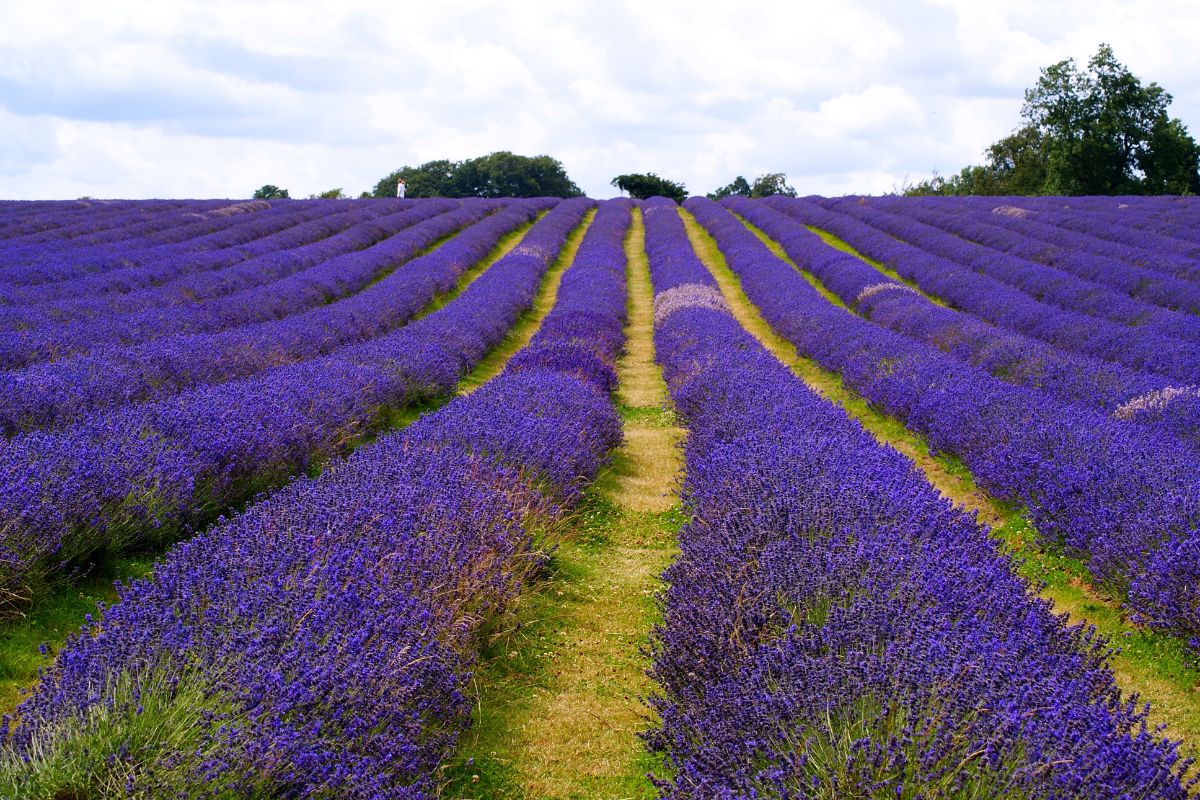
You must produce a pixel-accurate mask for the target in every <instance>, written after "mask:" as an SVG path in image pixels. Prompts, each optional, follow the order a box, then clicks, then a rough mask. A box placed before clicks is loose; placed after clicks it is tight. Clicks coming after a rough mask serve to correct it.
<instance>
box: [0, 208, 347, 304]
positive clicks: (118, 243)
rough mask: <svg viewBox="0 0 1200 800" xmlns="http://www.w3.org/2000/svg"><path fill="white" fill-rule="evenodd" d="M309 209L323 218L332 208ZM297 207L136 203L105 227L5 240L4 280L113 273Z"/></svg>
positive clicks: (1, 247) (1, 251)
mask: <svg viewBox="0 0 1200 800" xmlns="http://www.w3.org/2000/svg"><path fill="white" fill-rule="evenodd" d="M267 205H268V206H269V205H270V204H267ZM306 205H308V207H309V208H310V209H312V210H315V211H318V213H322V214H323V213H328V212H329V211H330V210H331V208H332V207H331V206H327V205H326V206H316V205H313V204H306ZM296 208H297V206H292V205H283V204H280V205H276V206H273V207H267V208H264V207H263V205H262V204H258V203H255V204H245V203H234V204H232V205H229V204H221V203H217V204H214V203H212V202H195V201H193V202H191V203H187V204H184V206H182V207H180V208H176V209H173V210H171V209H163V207H162V205H161V204H154V203H147V204H142V203H132V204H130V205H129V206H126V207H123V208H122V210H121V212H120V213H118V214H116V215H113V216H110V217H107V218H106V220H105V222H104V223H103V224H102V225H99V226H97V225H83V226H80V225H73V226H66V227H62V228H58V229H54V230H46V231H41V232H38V233H35V234H32V235H29V236H20V237H16V238H13V239H10V240H8V241H3V242H0V282H3V283H13V284H16V285H35V284H41V283H50V282H54V281H57V280H63V279H65V278H69V277H75V276H80V275H86V274H89V273H93V272H97V271H102V270H105V269H112V268H115V267H118V266H120V264H121V262H122V260H125V259H129V258H132V259H135V260H136V259H138V258H139V257H141V256H143V255H146V254H150V253H154V252H156V251H160V250H161V249H164V248H169V247H175V246H177V247H179V248H187V247H188V246H189V244H190V243H191V242H198V241H202V240H203V239H204V237H206V236H210V235H219V234H220V232H221V231H222V230H223V229H225V228H227V227H229V226H230V224H231V223H235V222H236V220H235V219H234V218H236V217H239V216H240V214H239V213H238V212H241V213H255V214H258V213H262V212H268V213H266V214H265V215H266V216H277V215H279V214H288V213H294V211H295V209H296Z"/></svg>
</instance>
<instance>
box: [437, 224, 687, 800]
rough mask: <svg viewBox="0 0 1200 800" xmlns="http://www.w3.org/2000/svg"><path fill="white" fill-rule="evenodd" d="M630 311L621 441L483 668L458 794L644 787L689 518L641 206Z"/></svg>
mask: <svg viewBox="0 0 1200 800" xmlns="http://www.w3.org/2000/svg"><path fill="white" fill-rule="evenodd" d="M626 256H627V258H628V265H627V270H626V275H627V279H628V292H629V307H628V308H629V319H628V324H627V326H626V331H625V332H626V352H625V354H624V356H623V357H622V359H621V361H620V363H619V365H618V376H619V380H620V383H619V388H618V390H617V401H618V405H619V408H620V411H621V415H622V418H623V420H624V441H623V443H622V445H621V447H620V449H619V450H618V451H617V453H615V454H614V458H613V464H612V467H611V468H610V469H609V470H608V471H607V472H606V473H605V474H604V475H603V476H601V478H600V480H598V481H597V483H596V485H595V486H594V487H593V488H592V489H591V490H589V492H588V499H587V501H586V502H585V503H584V505H583V506H582V507H581V509H580V513H579V515H578V517H577V520H576V524H575V525H574V526H573V529H572V530H571V531H568V535H567V537H566V539H565V540H564V541H562V542H561V543H560V544H559V545H558V546H557V548H556V550H555V553H554V558H553V563H552V565H551V568H552V573H551V575H550V577H549V578H548V580H546V581H545V583H544V584H543V585H542V586H541V587H539V590H538V591H536V592H533V593H531V595H530V597H529V601H528V604H527V606H526V608H524V609H523V610H522V611H521V613H520V619H521V625H520V627H519V628H518V629H517V630H516V631H514V632H512V633H511V634H509V635H508V636H507V637H504V638H502V639H500V640H498V641H497V642H496V643H495V644H494V647H493V652H492V653H491V654H490V660H489V661H488V663H487V664H486V665H485V666H484V668H483V669H482V670H481V674H480V676H479V683H480V690H481V691H480V704H479V708H478V713H477V719H476V721H475V725H474V726H473V728H472V729H471V730H470V731H469V732H468V733H467V734H466V736H465V737H464V742H463V747H462V749H461V752H460V757H459V760H458V763H456V764H453V765H451V768H450V770H449V791H448V795H449V796H452V797H460V798H489V799H490V798H529V799H530V800H532V799H533V798H538V799H539V800H540V799H541V798H579V799H580V800H583V798H612V799H613V800H615V799H616V798H650V797H654V796H656V792H655V791H654V788H653V786H651V784H650V782H649V780H648V779H647V778H646V773H648V772H649V771H651V769H653V767H654V761H653V760H652V757H651V756H650V755H649V754H647V753H646V752H645V748H644V747H643V745H642V743H641V740H640V739H639V738H638V733H639V732H640V731H642V730H644V729H645V728H646V727H647V726H648V725H649V720H648V718H647V714H648V713H649V711H648V709H647V707H646V706H645V704H644V702H643V699H644V697H645V696H646V695H647V694H648V693H649V691H650V688H651V687H650V682H649V679H648V678H647V677H646V675H645V670H646V669H647V668H648V667H649V661H648V659H647V658H646V657H645V654H644V652H643V648H644V647H645V646H646V645H647V644H648V642H649V633H650V629H651V627H652V626H653V624H654V623H655V622H656V621H657V610H656V606H655V603H654V594H655V592H656V591H657V589H658V587H659V575H660V573H661V572H662V571H663V570H664V569H665V568H666V566H667V564H668V563H669V561H670V559H671V557H672V555H673V554H674V552H675V544H674V542H675V533H676V532H677V531H678V529H679V527H680V525H681V524H682V522H683V518H682V513H681V511H680V509H679V498H678V494H677V489H678V484H679V479H680V473H681V470H682V461H681V456H682V453H681V451H680V449H679V442H680V440H681V439H682V436H683V431H682V430H681V429H679V428H678V427H677V426H676V425H675V421H674V417H673V415H672V413H671V412H670V411H669V410H668V409H667V407H666V404H667V395H666V385H665V384H664V382H663V379H662V373H661V371H660V370H659V368H658V367H657V365H655V363H654V341H653V321H654V312H653V302H654V297H653V291H652V289H651V286H650V273H649V268H648V266H647V264H646V256H645V251H644V247H643V227H642V222H641V216H640V213H639V212H636V211H635V213H634V219H633V225H632V226H631V229H630V232H629V235H628V237H627V239H626Z"/></svg>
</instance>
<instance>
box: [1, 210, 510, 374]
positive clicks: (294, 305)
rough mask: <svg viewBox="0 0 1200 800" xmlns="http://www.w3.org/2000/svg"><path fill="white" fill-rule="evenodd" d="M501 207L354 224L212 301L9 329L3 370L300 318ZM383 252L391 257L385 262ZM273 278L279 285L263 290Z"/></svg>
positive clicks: (244, 273)
mask: <svg viewBox="0 0 1200 800" xmlns="http://www.w3.org/2000/svg"><path fill="white" fill-rule="evenodd" d="M497 208H498V205H497V204H496V203H495V201H489V200H477V201H471V202H469V203H466V204H464V205H462V206H460V207H457V208H454V209H452V210H449V211H445V212H444V213H438V212H437V211H436V210H435V209H433V208H430V209H428V210H425V209H424V207H422V206H418V207H416V208H413V209H409V210H408V211H404V212H400V213H398V214H395V215H392V216H390V217H384V218H381V219H379V220H375V221H374V222H372V223H368V224H364V225H360V226H356V227H355V228H353V229H351V230H348V231H344V232H343V233H341V234H336V235H334V236H331V237H329V238H328V239H325V240H321V241H320V242H316V243H314V244H313V245H309V246H307V247H303V248H298V249H296V250H293V251H289V252H287V253H280V254H277V255H275V256H272V257H262V258H261V259H258V260H256V262H255V263H254V264H253V265H244V266H243V269H241V270H240V274H241V279H242V280H243V281H244V282H245V283H246V284H248V288H245V289H243V290H242V291H238V292H234V293H231V294H227V295H226V296H223V297H218V298H217V299H214V300H210V301H208V302H200V303H193V304H188V305H175V306H168V307H164V308H150V309H146V310H142V311H137V312H131V313H129V314H122V315H116V316H112V317H98V318H96V319H87V320H79V321H74V322H67V323H65V324H61V325H49V326H46V327H41V328H35V329H32V330H18V331H5V332H3V333H0V366H4V367H6V368H9V369H11V368H14V367H20V366H24V365H27V364H31V363H36V362H39V361H45V360H49V359H51V358H62V357H64V356H66V355H70V354H73V353H80V352H87V351H89V350H92V349H94V348H96V347H100V346H102V345H106V344H107V345H120V344H136V343H139V342H144V341H149V340H153V339H157V338H162V337H163V336H166V335H169V334H172V333H203V332H213V331H218V330H222V329H225V328H229V327H232V326H235V325H245V324H249V323H252V322H261V321H266V320H270V319H278V318H281V317H285V316H287V315H289V314H295V313H297V312H299V311H303V310H305V309H308V308H312V307H314V306H317V305H319V304H321V303H325V302H329V301H331V300H334V299H336V298H338V297H342V296H344V295H347V294H349V293H351V292H355V291H358V290H361V289H362V288H364V287H365V286H366V285H367V284H369V283H370V282H371V280H372V279H373V278H375V277H376V276H378V275H379V273H380V271H381V270H384V269H387V268H389V267H391V266H395V265H397V264H399V263H403V262H404V261H407V260H408V259H410V258H413V257H415V256H416V255H417V254H418V253H419V252H420V251H421V250H423V249H425V248H426V247H429V246H430V245H432V244H433V243H434V242H436V241H438V240H439V239H441V238H443V237H445V236H448V235H450V234H452V233H454V232H456V231H457V230H459V229H461V228H462V227H463V226H465V225H469V224H471V223H472V222H476V221H478V220H479V219H482V218H483V217H484V216H487V214H489V213H491V212H492V211H495V210H496V209H497ZM414 223H415V224H414ZM410 226H411V227H410ZM393 238H395V239H396V241H395V242H393V241H391V239H393ZM383 253H387V257H381V255H382V254H383ZM268 277H270V278H275V279H276V280H273V281H271V282H268V283H266V284H265V285H261V284H262V281H263V280H264V279H265V278H268Z"/></svg>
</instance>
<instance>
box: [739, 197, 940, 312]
mask: <svg viewBox="0 0 1200 800" xmlns="http://www.w3.org/2000/svg"><path fill="white" fill-rule="evenodd" d="M742 222H743V223H745V224H746V225H747V226H748V227H749V228H750V230H752V231H754V233H755V234H756V235H758V237H759V238H760V239H762V240H763V241H764V242H768V243H769V244H774V243H773V242H772V241H771V240H770V239H768V238H766V235H765V234H763V233H762V232H761V231H759V230H758V229H757V228H755V227H754V226H753V225H750V224H749V223H747V222H746V220H744V219H743V220H742ZM804 227H806V228H808V229H809V230H810V231H812V232H813V233H815V234H816V235H817V236H819V237H821V241H823V242H824V243H825V244H827V245H829V246H830V247H832V248H833V249H834V250H841V251H842V252H843V253H849V254H850V255H852V256H854V257H855V258H858V259H862V260H863V261H865V262H867V263H868V264H870V265H871V266H872V267H874V268H875V269H877V270H879V271H880V272H881V273H883V274H884V275H886V276H887V277H889V278H891V279H892V280H894V281H899V282H900V283H903V284H904V285H905V286H907V287H909V288H910V289H912V290H913V291H915V292H916V293H917V294H919V295H921V296H922V297H924V298H925V299H926V300H928V301H929V302H931V303H934V304H935V305H939V306H942V307H943V308H953V306H951V305H950V304H949V303H947V302H946V301H945V300H943V299H941V298H940V297H938V296H936V295H932V294H929V293H928V292H926V291H925V290H924V289H922V288H921V287H920V286H918V285H917V283H916V281H910V280H909V279H908V278H905V277H903V276H901V275H900V273H898V272H896V270H894V269H891V268H889V267H887V266H885V265H884V264H883V262H881V261H876V260H875V259H873V258H869V257H867V256H864V255H863V254H862V253H860V252H858V251H857V250H855V249H854V248H853V247H852V246H851V245H850V244H848V243H847V242H844V241H842V240H841V239H839V238H838V237H836V236H834V235H833V234H832V233H830V232H828V231H823V230H821V229H820V228H816V227H813V226H812V225H805V226H804ZM775 246H776V247H778V245H775ZM779 251H780V253H782V248H780V249H779ZM781 257H783V256H782V255H781Z"/></svg>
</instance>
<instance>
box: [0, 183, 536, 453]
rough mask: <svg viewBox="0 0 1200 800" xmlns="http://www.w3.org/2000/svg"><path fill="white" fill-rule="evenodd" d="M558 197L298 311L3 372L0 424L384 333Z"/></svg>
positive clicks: (153, 394)
mask: <svg viewBox="0 0 1200 800" xmlns="http://www.w3.org/2000/svg"><path fill="white" fill-rule="evenodd" d="M553 205H554V201H553V200H526V201H518V202H514V203H513V204H512V205H510V206H509V207H507V208H505V209H503V210H501V211H499V212H497V213H496V214H494V215H493V216H490V217H485V218H484V219H483V220H481V221H479V222H476V223H475V224H474V225H472V226H471V227H468V228H466V229H465V230H463V232H462V233H460V234H458V235H457V236H455V237H454V238H453V239H450V240H449V241H448V242H446V243H444V244H442V245H440V246H439V247H437V248H436V249H434V250H433V251H431V252H429V253H428V254H426V255H423V256H420V257H418V258H415V259H413V260H412V261H409V262H408V263H406V264H403V265H402V266H401V267H400V268H398V269H396V270H395V271H394V272H392V273H391V274H390V275H388V276H387V277H386V278H384V279H383V280H381V281H379V282H378V283H376V284H374V285H372V286H370V287H368V288H367V289H365V290H364V291H362V292H359V293H357V294H352V295H350V296H349V297H346V298H344V299H341V300H338V301H336V302H333V303H329V304H327V305H322V306H318V307H317V308H314V309H310V310H309V311H306V312H303V313H300V314H295V315H293V316H290V317H284V318H283V319H280V320H272V321H270V322H262V323H258V324H254V325H246V326H241V327H237V328H231V329H228V330H225V331H221V332H219V333H214V334H183V335H177V336H169V337H166V338H164V339H159V340H156V341H153V342H150V343H147V344H144V345H137V346H132V347H118V348H103V349H99V350H95V351H93V352H91V353H86V354H82V355H78V356H73V357H70V358H65V359H61V360H59V361H53V362H48V363H44V364H34V365H32V366H30V367H26V368H25V369H21V370H14V371H11V372H6V373H0V431H3V432H4V433H5V434H6V435H12V434H14V433H16V432H18V431H22V430H30V429H32V428H39V427H46V426H51V425H55V426H61V425H63V424H67V423H71V422H76V421H79V420H82V419H83V418H85V417H86V416H87V415H88V414H90V413H92V412H95V411H98V410H101V409H104V408H110V407H113V406H121V405H125V404H128V403H138V402H145V401H148V400H152V399H157V398H162V397H166V396H169V395H171V394H175V393H177V392H181V391H184V390H185V389H188V388H191V387H193V386H197V385H202V384H211V383H220V382H222V381H228V380H234V379H237V378H244V377H247V376H250V375H253V374H255V373H257V372H261V371H262V370H264V369H269V368H271V367H276V366H280V365H282V364H290V363H294V362H298V361H304V360H306V359H310V358H315V357H317V356H320V355H324V354H326V353H329V352H331V351H333V350H334V349H336V348H338V347H341V346H343V345H346V344H349V343H353V342H358V341H363V340H366V339H370V338H372V337H375V336H379V335H381V334H383V333H385V332H387V331H388V330H391V329H392V328H396V327H398V326H400V325H402V324H404V323H405V322H407V321H408V320H409V319H411V318H412V316H413V315H414V314H416V313H417V312H418V311H420V310H421V308H423V307H424V306H426V305H427V304H428V303H429V302H430V301H431V300H433V298H434V296H435V295H436V294H438V293H440V292H446V291H449V290H450V289H451V288H452V287H453V286H454V282H455V280H456V279H457V278H458V277H459V276H460V275H461V274H462V273H463V271H464V270H466V269H467V268H468V267H469V266H471V265H472V264H474V263H475V262H477V261H479V260H480V259H482V258H483V257H484V256H485V255H487V253H488V252H489V251H491V250H492V248H494V247H495V246H496V244H497V242H498V241H499V239H500V237H501V236H503V235H504V234H506V233H510V232H511V231H513V230H515V229H516V228H518V227H519V226H521V225H522V224H524V223H527V222H529V221H531V220H532V219H533V218H534V217H535V216H536V215H537V213H538V212H539V211H542V210H545V209H546V208H548V207H551V206H553ZM393 248H395V249H394V250H393ZM371 252H373V253H375V254H376V255H377V257H378V258H380V259H382V260H389V259H392V258H396V257H403V256H404V255H405V254H406V253H407V252H409V245H408V243H407V242H405V240H404V237H403V236H394V237H392V238H390V239H385V240H384V241H383V242H381V243H380V244H378V245H376V246H375V247H374V248H372V250H371Z"/></svg>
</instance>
